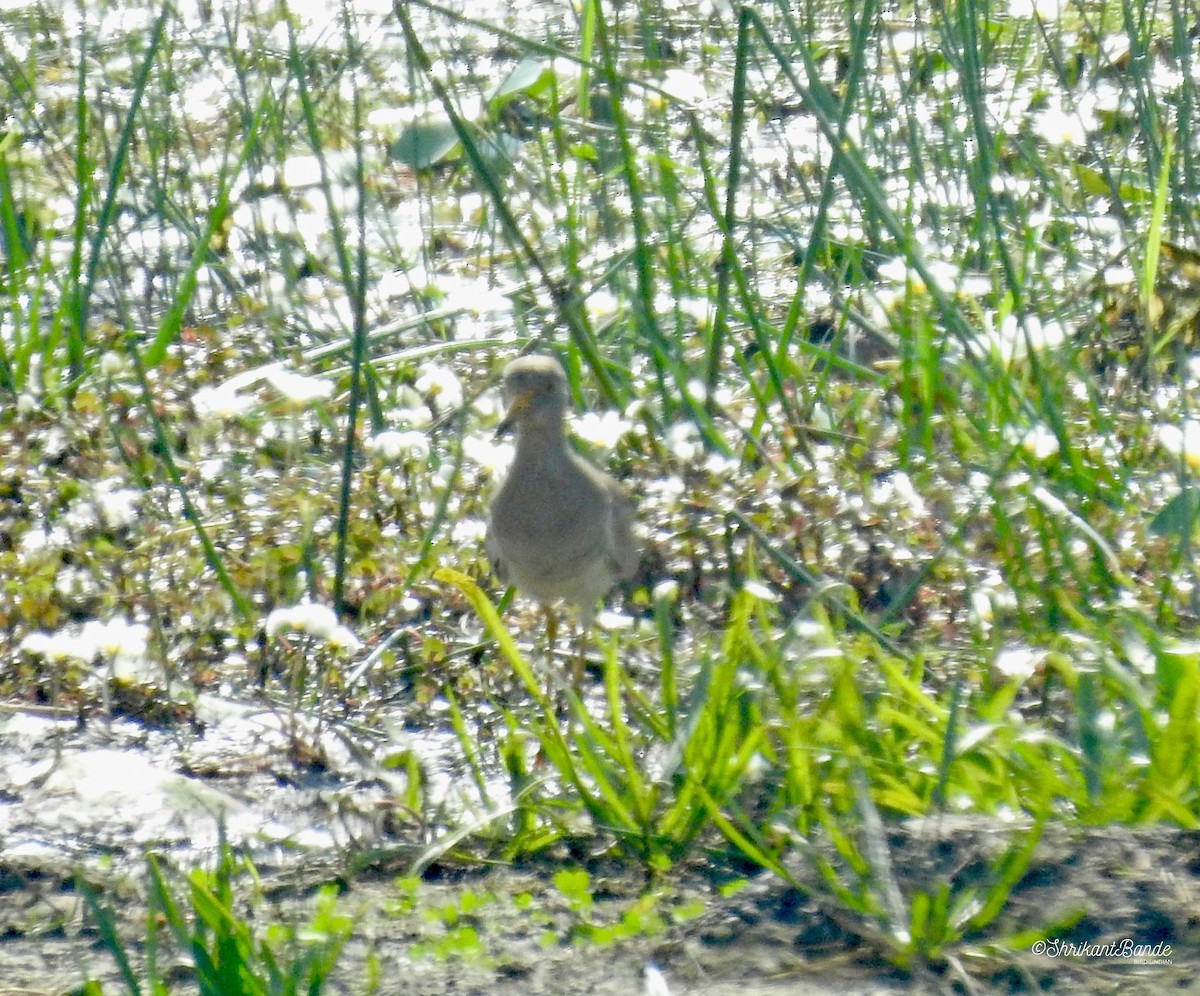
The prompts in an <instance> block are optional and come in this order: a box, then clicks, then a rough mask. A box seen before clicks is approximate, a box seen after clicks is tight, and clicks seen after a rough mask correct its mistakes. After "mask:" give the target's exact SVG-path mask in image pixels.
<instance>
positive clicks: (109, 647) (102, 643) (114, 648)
mask: <svg viewBox="0 0 1200 996" xmlns="http://www.w3.org/2000/svg"><path fill="white" fill-rule="evenodd" d="M149 637H150V629H149V627H147V626H146V625H145V623H130V622H128V621H127V620H125V619H109V620H108V621H107V622H102V621H101V620H99V619H91V620H88V621H87V622H86V623H84V624H83V629H82V630H81V631H80V640H81V641H82V642H83V644H84V645H85V646H87V647H92V648H94V653H95V654H99V655H100V656H101V657H103V658H104V659H105V660H106V661H110V662H118V661H120V662H124V663H131V662H136V661H140V660H142V659H143V658H144V657H145V656H146V648H147V646H148V643H149Z"/></svg>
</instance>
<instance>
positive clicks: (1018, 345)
mask: <svg viewBox="0 0 1200 996" xmlns="http://www.w3.org/2000/svg"><path fill="white" fill-rule="evenodd" d="M990 322H991V316H990V315H989V316H988V323H989V324H990ZM1066 339H1067V330H1066V328H1065V327H1064V326H1063V325H1062V323H1061V322H1055V321H1048V322H1043V321H1042V320H1041V319H1040V318H1038V317H1037V316H1036V315H1029V316H1026V317H1025V318H1024V320H1022V319H1020V318H1018V317H1017V316H1016V315H1012V314H1010V315H1005V316H1004V320H1003V321H1001V323H1000V328H999V329H993V328H989V329H988V330H987V331H986V332H984V334H983V335H981V336H979V337H978V338H977V339H976V340H975V345H974V351H975V352H976V354H977V355H988V354H991V355H992V356H994V357H995V358H996V359H998V360H999V361H1000V362H1001V363H1003V364H1004V366H1006V367H1010V366H1012V365H1013V364H1014V363H1017V362H1019V361H1021V360H1024V359H1025V358H1026V357H1027V356H1028V355H1029V354H1030V353H1031V352H1034V353H1042V352H1046V351H1048V350H1051V349H1056V348H1057V347H1059V346H1061V345H1062V344H1063V343H1064V342H1065V341H1066Z"/></svg>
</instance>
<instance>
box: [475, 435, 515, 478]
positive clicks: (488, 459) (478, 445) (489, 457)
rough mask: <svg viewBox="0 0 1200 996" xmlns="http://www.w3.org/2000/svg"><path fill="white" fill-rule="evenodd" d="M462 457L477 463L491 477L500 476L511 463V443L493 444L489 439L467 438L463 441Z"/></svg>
mask: <svg viewBox="0 0 1200 996" xmlns="http://www.w3.org/2000/svg"><path fill="white" fill-rule="evenodd" d="M463 456H465V457H466V458H467V459H468V460H471V461H473V462H474V463H477V464H478V465H479V466H480V467H483V468H484V470H486V471H488V472H489V473H491V474H492V475H496V474H502V473H503V472H504V471H505V470H507V469H508V465H509V464H510V463H512V458H513V446H512V443H495V442H492V441H491V439H490V438H487V439H480V438H479V437H477V436H467V437H465V438H464V439H463Z"/></svg>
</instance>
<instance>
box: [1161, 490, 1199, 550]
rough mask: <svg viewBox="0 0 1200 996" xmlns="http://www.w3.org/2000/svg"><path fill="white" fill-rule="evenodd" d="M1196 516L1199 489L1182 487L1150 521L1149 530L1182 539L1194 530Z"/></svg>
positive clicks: (1197, 515)
mask: <svg viewBox="0 0 1200 996" xmlns="http://www.w3.org/2000/svg"><path fill="white" fill-rule="evenodd" d="M1197 517H1200V491H1198V490H1196V489H1195V488H1184V489H1183V490H1182V491H1180V492H1179V494H1177V495H1176V496H1175V497H1174V498H1172V499H1171V500H1170V501H1169V502H1167V503H1166V505H1164V506H1163V508H1162V510H1161V511H1160V512H1159V513H1158V514H1157V515H1156V516H1155V517H1154V518H1153V519H1152V520H1151V521H1150V532H1151V533H1153V534H1154V535H1155V536H1175V537H1178V538H1179V539H1184V538H1186V537H1188V536H1191V535H1192V533H1193V532H1194V531H1195V528H1196V519H1197Z"/></svg>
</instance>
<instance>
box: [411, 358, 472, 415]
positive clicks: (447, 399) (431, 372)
mask: <svg viewBox="0 0 1200 996" xmlns="http://www.w3.org/2000/svg"><path fill="white" fill-rule="evenodd" d="M415 386H416V388H417V390H418V391H420V392H421V394H423V395H424V396H425V397H426V398H427V399H428V400H430V401H432V402H435V403H436V404H437V407H438V408H441V409H448V408H457V407H458V406H459V405H461V404H462V400H463V389H462V382H461V381H459V379H458V375H457V374H456V373H455V372H454V371H453V370H451V369H450V368H449V367H444V366H440V365H439V364H437V363H429V364H426V366H425V367H423V368H422V370H421V373H420V376H418V377H417V383H416V385H415Z"/></svg>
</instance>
